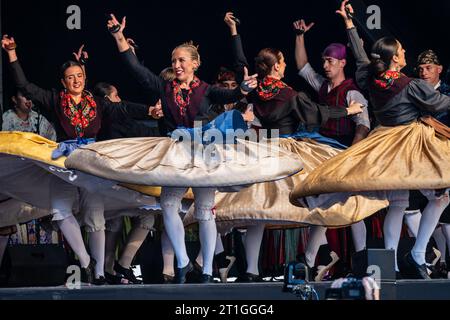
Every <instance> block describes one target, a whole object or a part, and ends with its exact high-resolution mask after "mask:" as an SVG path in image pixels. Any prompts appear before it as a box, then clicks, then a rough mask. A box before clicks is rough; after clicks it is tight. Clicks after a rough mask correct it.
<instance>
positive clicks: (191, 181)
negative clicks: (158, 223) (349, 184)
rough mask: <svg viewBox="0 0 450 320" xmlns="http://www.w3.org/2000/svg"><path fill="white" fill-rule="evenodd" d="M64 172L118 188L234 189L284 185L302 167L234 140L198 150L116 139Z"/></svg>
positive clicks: (268, 148)
mask: <svg viewBox="0 0 450 320" xmlns="http://www.w3.org/2000/svg"><path fill="white" fill-rule="evenodd" d="M65 165H66V167H67V168H70V169H76V170H79V171H82V172H86V173H89V174H91V175H95V176H98V177H102V178H105V179H109V180H114V181H119V182H122V183H133V184H138V185H146V186H165V187H200V188H201V187H232V186H242V185H250V184H253V183H260V182H266V181H274V180H279V179H283V178H285V177H287V176H290V175H293V174H295V173H297V172H299V171H300V170H301V169H302V167H303V165H302V163H301V161H300V160H298V159H297V157H296V156H295V154H292V153H290V152H287V151H285V150H283V149H281V148H279V147H278V146H277V145H276V144H265V143H254V142H250V141H243V140H238V142H237V144H228V145H224V144H210V145H207V146H206V145H202V144H198V143H195V142H178V141H175V140H173V139H170V138H134V139H118V140H110V141H104V142H98V143H93V144H90V145H87V146H84V147H82V148H80V149H78V150H76V151H74V152H73V153H72V154H71V155H70V156H69V157H68V158H67V159H66V161H65Z"/></svg>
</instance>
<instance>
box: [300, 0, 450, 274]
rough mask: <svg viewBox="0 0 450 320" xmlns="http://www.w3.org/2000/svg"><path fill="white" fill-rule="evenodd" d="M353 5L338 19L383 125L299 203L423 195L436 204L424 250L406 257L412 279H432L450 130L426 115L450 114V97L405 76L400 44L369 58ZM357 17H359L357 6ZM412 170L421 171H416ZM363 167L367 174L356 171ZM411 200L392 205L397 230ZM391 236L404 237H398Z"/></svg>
mask: <svg viewBox="0 0 450 320" xmlns="http://www.w3.org/2000/svg"><path fill="white" fill-rule="evenodd" d="M347 5H348V1H347V0H346V1H343V3H342V5H341V7H340V9H339V10H338V11H337V13H338V14H339V15H341V16H342V17H343V20H344V22H345V25H346V28H347V32H348V36H349V39H350V43H351V48H352V50H353V53H354V55H355V57H356V60H357V66H358V70H357V73H356V79H357V82H358V84H359V86H360V87H361V88H363V89H367V90H368V91H369V94H370V100H371V102H372V105H373V106H374V114H375V117H376V118H377V120H378V122H379V123H380V124H381V126H380V127H379V128H377V129H376V130H375V131H374V132H373V133H372V134H371V135H370V136H369V137H368V138H367V139H365V140H364V141H362V142H361V143H359V144H357V145H355V146H352V147H351V148H349V149H347V150H346V151H344V152H343V153H342V154H340V155H338V156H337V157H335V158H333V159H330V160H329V161H327V162H326V163H324V164H322V165H321V166H320V167H319V168H317V169H316V170H315V171H314V172H313V173H311V174H310V175H309V176H308V177H307V178H306V180H305V183H304V184H302V185H298V186H296V187H295V190H294V192H293V196H292V197H293V198H300V197H304V196H310V195H316V194H321V193H328V192H340V191H343V192H347V191H354V192H358V191H359V192H360V191H371V190H409V189H417V190H421V191H422V193H423V194H424V195H426V197H427V198H428V204H427V206H426V208H425V210H424V212H423V216H422V219H421V222H420V227H419V231H418V235H417V239H416V243H415V245H414V247H413V249H412V251H411V252H409V253H408V254H407V255H406V256H405V263H406V264H407V265H408V270H407V272H406V273H408V276H415V277H418V278H423V279H429V275H428V272H427V268H426V264H425V251H426V246H427V244H428V241H429V239H430V237H431V235H432V233H433V231H434V229H435V228H436V225H437V223H438V221H439V217H440V216H441V214H442V212H443V210H444V209H445V207H446V206H447V205H448V202H449V200H448V192H447V191H446V188H448V187H449V186H450V176H449V172H450V171H449V169H450V168H448V164H449V163H450V162H449V161H448V160H449V159H448V157H449V156H450V155H449V153H448V150H449V147H450V142H449V141H448V138H447V137H448V134H447V132H448V128H447V127H445V126H443V125H442V124H438V123H436V122H435V120H433V119H432V118H420V117H421V113H422V111H426V112H431V113H438V112H445V111H447V110H448V108H449V107H450V97H447V96H444V95H441V94H439V93H438V92H436V91H435V90H434V89H433V88H432V87H431V86H430V85H429V84H427V83H426V82H424V81H423V80H417V79H411V78H408V77H407V76H406V75H404V74H403V73H401V72H400V71H401V69H402V68H403V67H405V66H406V60H405V50H404V49H403V47H402V45H401V43H400V42H399V41H398V40H396V39H394V38H382V39H380V40H378V41H377V42H376V43H375V44H374V46H373V47H372V50H371V55H370V56H371V59H369V58H368V56H367V55H366V53H365V51H364V48H363V46H362V43H361V41H360V38H359V36H358V34H357V31H356V29H355V27H354V24H353V21H352V19H351V18H349V17H348V15H347V13H346V6H347ZM349 10H351V11H352V10H353V9H352V8H351V6H349ZM418 142H420V143H418ZM411 163H414V166H410V165H408V164H411ZM356 164H357V165H356ZM355 166H357V168H361V169H360V170H356V167H355ZM362 168H371V170H370V171H367V170H363V169H362ZM355 175H357V176H358V178H357V179H356V180H354V179H353V178H354V177H355ZM438 189H439V190H438ZM407 194H408V192H407V191H406V192H404V194H403V195H402V198H404V199H403V201H401V202H402V203H401V205H398V206H393V205H392V203H391V206H390V209H389V214H388V217H392V219H394V220H395V221H390V222H388V224H389V225H390V226H392V228H401V221H402V219H398V220H397V218H398V217H400V218H401V217H403V212H404V211H405V209H406V207H407V206H408V201H407V199H408V197H407ZM400 200H401V199H400ZM405 200H406V201H405ZM391 234H393V235H396V234H399V232H396V231H392V233H391ZM394 240H396V239H394ZM394 240H393V241H392V242H394ZM394 247H396V245H395V246H394Z"/></svg>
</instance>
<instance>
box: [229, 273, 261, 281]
mask: <svg viewBox="0 0 450 320" xmlns="http://www.w3.org/2000/svg"><path fill="white" fill-rule="evenodd" d="M235 282H236V283H248V282H264V280H263V279H262V277H261V276H260V275H259V274H253V273H248V272H246V273H245V274H242V275H239V276H238V277H237V279H236V281H235Z"/></svg>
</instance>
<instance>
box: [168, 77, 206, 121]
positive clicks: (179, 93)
mask: <svg viewBox="0 0 450 320" xmlns="http://www.w3.org/2000/svg"><path fill="white" fill-rule="evenodd" d="M199 86H200V79H199V78H197V77H194V80H192V82H191V83H190V84H189V90H188V93H187V96H186V99H184V95H183V89H181V84H180V83H179V82H178V81H177V80H174V81H172V88H173V99H174V101H175V103H176V104H177V106H178V108H180V114H181V116H182V117H184V116H185V115H186V110H187V107H188V106H189V103H190V101H191V95H192V91H193V89H195V88H198V87H199Z"/></svg>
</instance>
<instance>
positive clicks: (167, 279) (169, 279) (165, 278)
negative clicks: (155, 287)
mask: <svg viewBox="0 0 450 320" xmlns="http://www.w3.org/2000/svg"><path fill="white" fill-rule="evenodd" d="M173 279H174V277H173V276H169V275H168V274H163V284H171V283H173Z"/></svg>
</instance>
